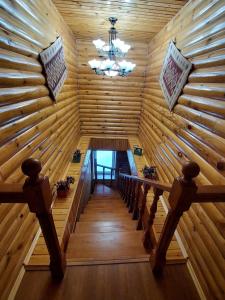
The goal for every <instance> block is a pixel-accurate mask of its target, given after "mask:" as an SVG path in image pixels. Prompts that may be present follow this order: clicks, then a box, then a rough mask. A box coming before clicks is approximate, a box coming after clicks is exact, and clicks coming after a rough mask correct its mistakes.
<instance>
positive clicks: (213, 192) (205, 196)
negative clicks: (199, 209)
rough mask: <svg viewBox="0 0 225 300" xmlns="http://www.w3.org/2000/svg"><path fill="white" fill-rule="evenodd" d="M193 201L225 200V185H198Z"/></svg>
mask: <svg viewBox="0 0 225 300" xmlns="http://www.w3.org/2000/svg"><path fill="white" fill-rule="evenodd" d="M193 202H197V203H200V202H225V186H223V185H222V186H221V185H203V186H199V187H198V191H197V195H196V198H195V199H194V201H193Z"/></svg>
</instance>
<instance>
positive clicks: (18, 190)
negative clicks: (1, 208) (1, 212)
mask: <svg viewBox="0 0 225 300" xmlns="http://www.w3.org/2000/svg"><path fill="white" fill-rule="evenodd" d="M0 203H27V201H26V199H25V198H24V194H23V185H22V184H14V183H13V184H12V183H0Z"/></svg>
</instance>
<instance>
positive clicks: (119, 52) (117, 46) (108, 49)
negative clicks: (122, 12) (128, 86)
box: [88, 17, 136, 77]
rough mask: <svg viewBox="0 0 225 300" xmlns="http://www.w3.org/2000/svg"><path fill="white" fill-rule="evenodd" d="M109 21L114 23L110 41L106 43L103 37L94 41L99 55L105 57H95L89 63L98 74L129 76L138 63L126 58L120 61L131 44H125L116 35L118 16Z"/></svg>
mask: <svg viewBox="0 0 225 300" xmlns="http://www.w3.org/2000/svg"><path fill="white" fill-rule="evenodd" d="M109 21H110V23H111V25H112V27H111V28H110V30H109V43H108V44H106V43H105V42H104V41H102V40H101V39H98V40H94V41H93V44H94V45H95V47H96V49H97V51H98V54H99V56H100V57H103V58H105V59H104V60H96V59H93V60H90V61H89V62H88V63H89V65H90V66H91V68H92V70H94V71H95V73H96V74H97V75H106V76H110V77H113V76H117V75H119V76H127V75H128V74H129V73H130V72H132V71H133V69H134V68H135V66H136V65H135V64H133V63H131V62H129V61H126V60H122V61H118V59H120V58H124V57H125V55H126V54H127V52H128V51H129V49H130V45H128V44H125V43H124V42H123V41H121V40H120V39H118V38H117V37H116V34H117V31H116V28H115V27H114V25H115V24H116V21H117V18H114V17H111V18H109Z"/></svg>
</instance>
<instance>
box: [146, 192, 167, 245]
mask: <svg viewBox="0 0 225 300" xmlns="http://www.w3.org/2000/svg"><path fill="white" fill-rule="evenodd" d="M153 191H154V198H153V202H152V205H151V208H150V215H149V219H148V224H147V228H146V230H145V234H144V240H143V245H144V247H145V249H146V250H151V249H153V247H154V245H155V243H156V241H155V240H153V234H152V225H153V223H154V219H155V214H156V211H157V204H158V200H159V197H160V196H161V195H162V194H163V190H160V189H157V188H153Z"/></svg>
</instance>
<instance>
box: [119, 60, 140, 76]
mask: <svg viewBox="0 0 225 300" xmlns="http://www.w3.org/2000/svg"><path fill="white" fill-rule="evenodd" d="M118 64H119V66H120V69H122V70H123V71H124V72H126V73H129V72H131V71H133V69H134V68H135V67H136V65H135V64H132V63H131V62H129V61H126V60H122V61H120V62H119V63H118Z"/></svg>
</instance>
